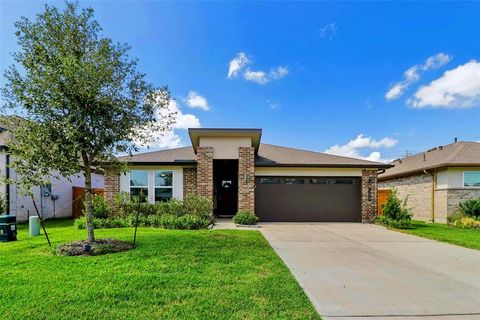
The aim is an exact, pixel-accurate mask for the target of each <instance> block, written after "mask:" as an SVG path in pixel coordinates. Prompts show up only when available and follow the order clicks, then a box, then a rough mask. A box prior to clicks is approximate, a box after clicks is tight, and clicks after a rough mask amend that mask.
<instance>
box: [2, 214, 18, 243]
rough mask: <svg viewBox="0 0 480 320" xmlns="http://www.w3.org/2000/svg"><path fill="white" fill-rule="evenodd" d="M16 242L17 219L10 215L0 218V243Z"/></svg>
mask: <svg viewBox="0 0 480 320" xmlns="http://www.w3.org/2000/svg"><path fill="white" fill-rule="evenodd" d="M16 240H17V217H16V216H12V215H3V216H0V242H9V241H16Z"/></svg>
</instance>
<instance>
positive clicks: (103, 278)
mask: <svg viewBox="0 0 480 320" xmlns="http://www.w3.org/2000/svg"><path fill="white" fill-rule="evenodd" d="M47 227H48V229H47V231H49V234H50V239H51V240H52V243H53V245H54V246H56V245H59V244H61V243H66V242H69V241H73V240H78V239H84V238H85V231H84V230H83V231H79V230H76V229H74V227H73V222H72V221H70V220H66V221H56V222H49V223H48V224H47ZM19 229H20V230H19V235H18V236H19V241H17V242H10V243H0V270H1V272H0V288H1V289H0V314H1V315H2V319H27V318H28V319H47V318H48V319H320V317H319V316H318V315H317V313H316V312H315V310H314V308H313V307H312V305H311V304H310V302H309V300H308V298H307V297H306V295H305V294H304V292H303V291H302V289H301V288H300V286H299V285H298V284H297V282H296V281H295V280H294V278H293V276H292V275H291V274H290V272H289V270H288V269H287V267H286V266H285V265H284V264H283V262H282V261H281V260H280V258H279V257H278V256H277V255H276V254H275V252H274V251H273V250H272V249H271V247H270V246H269V245H268V243H267V241H266V240H265V239H264V238H263V236H262V235H261V234H260V233H259V232H258V231H238V230H202V231H180V230H161V229H153V228H139V231H138V237H137V241H138V246H137V248H136V249H134V250H132V251H128V252H123V253H117V254H108V255H104V256H81V257H67V256H56V255H52V253H51V252H50V250H49V248H48V246H47V244H46V241H45V238H44V237H43V236H39V237H35V238H30V237H29V236H28V230H27V226H26V225H21V226H19ZM96 232H97V237H98V238H106V237H114V238H117V239H121V240H130V239H131V238H132V236H133V229H132V228H124V229H105V230H97V231H96Z"/></svg>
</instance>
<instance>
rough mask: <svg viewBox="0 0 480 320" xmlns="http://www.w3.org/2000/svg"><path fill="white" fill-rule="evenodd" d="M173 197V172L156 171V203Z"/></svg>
mask: <svg viewBox="0 0 480 320" xmlns="http://www.w3.org/2000/svg"><path fill="white" fill-rule="evenodd" d="M172 197H173V171H171V170H160V171H155V202H157V201H167V200H169V199H171V198H172Z"/></svg>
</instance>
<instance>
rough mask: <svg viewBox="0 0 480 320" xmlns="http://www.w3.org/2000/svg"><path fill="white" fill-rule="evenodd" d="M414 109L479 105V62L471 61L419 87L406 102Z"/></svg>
mask: <svg viewBox="0 0 480 320" xmlns="http://www.w3.org/2000/svg"><path fill="white" fill-rule="evenodd" d="M407 103H408V104H409V105H410V106H412V107H414V108H425V107H433V108H471V107H475V106H478V105H479V104H480V62H477V61H475V60H472V61H470V62H468V63H466V64H464V65H460V66H458V67H456V68H455V69H452V70H448V71H446V72H445V73H444V74H443V76H441V77H440V78H438V79H436V80H434V81H432V82H430V84H428V85H426V86H421V87H420V88H419V89H418V90H417V92H415V94H414V96H413V97H412V98H411V99H409V100H408V101H407Z"/></svg>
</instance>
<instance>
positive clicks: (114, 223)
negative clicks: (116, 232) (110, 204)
mask: <svg viewBox="0 0 480 320" xmlns="http://www.w3.org/2000/svg"><path fill="white" fill-rule="evenodd" d="M74 226H75V228H77V229H80V230H82V229H86V228H87V219H86V218H85V217H81V218H78V219H76V220H75V222H74ZM128 226H129V223H128V221H127V220H126V219H122V218H107V219H102V218H93V227H94V228H95V229H112V228H125V227H128Z"/></svg>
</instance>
